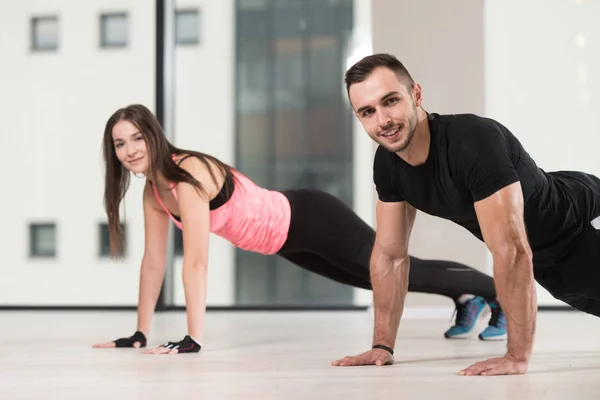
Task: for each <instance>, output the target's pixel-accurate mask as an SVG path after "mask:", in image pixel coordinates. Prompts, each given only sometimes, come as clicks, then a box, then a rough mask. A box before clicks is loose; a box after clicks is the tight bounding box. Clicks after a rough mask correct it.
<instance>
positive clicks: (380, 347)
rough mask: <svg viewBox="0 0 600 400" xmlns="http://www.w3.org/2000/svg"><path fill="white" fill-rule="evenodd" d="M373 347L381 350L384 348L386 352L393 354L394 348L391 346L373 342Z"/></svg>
mask: <svg viewBox="0 0 600 400" xmlns="http://www.w3.org/2000/svg"><path fill="white" fill-rule="evenodd" d="M373 348H374V349H381V350H386V351H387V352H389V353H390V354H391V355H394V350H393V349H392V348H391V347H387V346H386V345H383V344H374V345H373Z"/></svg>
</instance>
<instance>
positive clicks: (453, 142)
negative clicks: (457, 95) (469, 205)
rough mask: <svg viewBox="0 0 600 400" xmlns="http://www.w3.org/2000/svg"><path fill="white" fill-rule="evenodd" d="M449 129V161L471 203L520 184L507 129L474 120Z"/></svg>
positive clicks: (474, 118) (493, 123)
mask: <svg viewBox="0 0 600 400" xmlns="http://www.w3.org/2000/svg"><path fill="white" fill-rule="evenodd" d="M465 118H466V119H465V120H464V121H460V122H453V123H452V125H454V126H451V127H449V132H450V134H449V136H448V140H449V148H448V149H449V158H450V160H451V164H453V165H454V169H455V171H456V172H457V175H458V178H459V179H460V180H461V181H462V182H463V184H464V186H465V188H466V189H467V190H468V191H470V192H471V195H472V197H473V202H477V201H479V200H483V199H485V198H486V197H489V196H491V195H492V194H494V193H495V192H497V191H498V190H500V189H502V188H504V187H506V186H508V185H510V184H512V183H515V182H517V181H519V176H518V174H517V171H516V169H515V166H514V165H513V162H512V157H511V149H510V145H509V143H508V137H507V136H506V135H505V133H507V131H506V132H505V130H506V128H504V127H503V126H502V125H500V124H499V123H497V122H495V121H493V120H490V119H486V118H481V117H477V116H467V117H465Z"/></svg>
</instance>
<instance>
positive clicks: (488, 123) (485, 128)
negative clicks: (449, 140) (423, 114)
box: [433, 114, 500, 137]
mask: <svg viewBox="0 0 600 400" xmlns="http://www.w3.org/2000/svg"><path fill="white" fill-rule="evenodd" d="M433 118H434V120H437V123H438V126H439V128H440V130H442V131H443V132H445V133H446V135H448V136H452V137H455V136H460V135H464V134H481V133H488V132H498V129H497V128H498V126H499V125H500V124H499V123H498V122H497V121H495V120H493V119H491V118H488V117H482V116H480V115H477V114H434V115H433Z"/></svg>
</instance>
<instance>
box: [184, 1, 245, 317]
mask: <svg viewBox="0 0 600 400" xmlns="http://www.w3.org/2000/svg"><path fill="white" fill-rule="evenodd" d="M176 5H177V7H178V8H199V9H200V10H201V11H200V12H201V15H200V29H201V31H200V46H192V47H186V46H180V47H178V48H177V54H176V77H175V79H176V89H175V91H176V100H175V103H176V115H175V119H176V121H175V143H176V145H177V146H179V147H183V148H190V149H193V150H196V151H201V152H204V153H208V154H211V155H213V156H215V157H218V158H219V159H220V160H222V161H223V162H226V163H228V164H230V165H233V164H234V163H235V102H234V93H235V0H218V1H217V0H178V1H177V2H176ZM234 264H235V248H234V246H233V245H231V244H230V243H229V242H227V241H225V240H224V239H221V238H220V237H218V236H216V235H211V236H210V249H209V263H208V293H207V304H209V305H219V306H227V305H233V304H234V303H235V265H234ZM181 267H182V259H181V258H179V259H178V260H176V269H175V272H176V275H175V276H176V279H175V285H176V286H175V303H176V304H177V305H185V297H184V292H183V285H182V281H181Z"/></svg>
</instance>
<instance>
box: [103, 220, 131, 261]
mask: <svg viewBox="0 0 600 400" xmlns="http://www.w3.org/2000/svg"><path fill="white" fill-rule="evenodd" d="M121 227H122V228H123V234H124V235H125V237H127V230H126V226H125V224H121ZM99 236H100V243H99V255H100V257H110V232H109V230H108V224H107V223H106V222H104V223H101V224H100V225H99ZM125 247H126V243H124V244H123V248H121V252H120V255H122V256H123V255H125Z"/></svg>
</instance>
